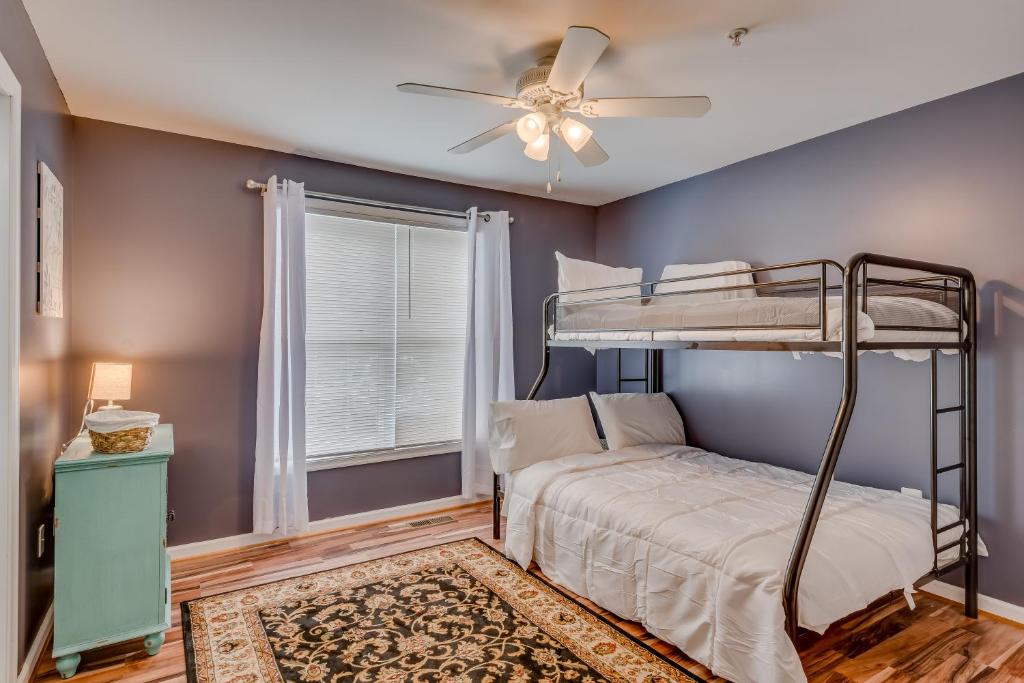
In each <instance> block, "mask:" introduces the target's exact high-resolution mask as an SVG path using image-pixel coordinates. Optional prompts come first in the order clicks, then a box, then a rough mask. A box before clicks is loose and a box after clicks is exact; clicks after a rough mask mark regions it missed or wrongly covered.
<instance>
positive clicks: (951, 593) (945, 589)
mask: <svg viewBox="0 0 1024 683" xmlns="http://www.w3.org/2000/svg"><path fill="white" fill-rule="evenodd" d="M921 590H923V591H924V592H925V593H931V594H933V595H937V596H939V597H940V598H946V599H947V600H952V601H954V602H959V603H961V604H962V603H963V601H964V589H963V588H960V587H959V586H954V585H952V584H948V583H945V582H944V581H931V582H929V583H926V584H925V585H923V586H921ZM978 609H979V610H981V611H982V612H988V613H989V614H994V615H995V616H997V617H1002V618H1003V619H1008V620H1010V621H1015V622H1017V623H1018V624H1024V607H1021V606H1020V605H1014V604H1013V603H1012V602H1006V601H1004V600H997V599H996V598H992V597H989V596H987V595H982V594H980V593H979V594H978Z"/></svg>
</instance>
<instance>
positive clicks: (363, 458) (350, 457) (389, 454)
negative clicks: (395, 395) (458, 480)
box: [306, 441, 462, 472]
mask: <svg viewBox="0 0 1024 683" xmlns="http://www.w3.org/2000/svg"><path fill="white" fill-rule="evenodd" d="M461 450H462V442H461V441H447V442H445V443H432V444H427V445H425V446H409V447H407V448H389V449H386V450H379V451H365V452H363V453H341V454H338V455H321V456H317V457H316V458H310V459H309V460H307V461H306V471H307V472H317V471H319V470H333V469H336V468H338V467H353V466H355V465H368V464H370V463H374V462H389V461H391V460H408V459H409V458H422V457H423V456H426V455H441V454H443V453H457V452H459V451H461Z"/></svg>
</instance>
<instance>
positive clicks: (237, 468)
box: [71, 119, 596, 544]
mask: <svg viewBox="0 0 1024 683" xmlns="http://www.w3.org/2000/svg"><path fill="white" fill-rule="evenodd" d="M75 158H76V164H77V166H76V169H75V173H76V177H77V178H78V179H79V182H80V184H79V185H78V186H77V187H76V202H75V215H74V220H75V223H76V226H77V227H78V229H77V230H76V232H75V234H74V238H73V246H72V249H73V251H74V254H75V270H74V273H73V279H72V288H71V289H72V296H73V305H74V307H75V316H74V320H73V326H72V348H73V355H74V364H73V368H74V389H75V391H74V396H75V399H76V401H77V400H78V399H80V398H81V397H82V396H83V395H84V393H85V390H86V384H87V381H88V374H89V367H90V363H92V362H93V361H96V360H103V359H119V360H128V361H131V362H133V363H134V364H135V376H134V386H133V398H132V401H131V402H130V404H129V405H130V407H132V408H140V409H147V410H154V411H157V412H159V413H160V414H161V416H162V420H163V421H164V422H169V423H173V424H174V426H175V455H174V458H173V459H172V461H171V465H170V506H171V507H172V508H174V509H175V511H176V512H177V521H175V522H174V523H173V524H172V525H171V526H170V529H169V534H170V542H171V543H174V544H177V543H187V542H191V541H199V540H204V539H210V538H217V537H221V536H230V535H233V534H239V533H245V532H248V531H250V530H251V528H252V475H253V466H252V458H253V448H254V443H255V434H256V431H255V409H256V365H257V351H258V340H259V325H260V310H261V296H262V251H261V249H262V240H261V227H260V226H261V201H260V197H259V193H257V192H253V191H250V190H246V189H244V188H243V185H242V184H243V182H244V181H245V179H246V178H258V179H266V178H267V177H268V176H269V175H271V174H272V173H276V174H278V175H279V176H283V177H287V178H292V179H294V180H297V181H303V182H305V183H306V187H308V188H310V189H315V190H320V191H325V192H336V193H340V194H346V195H351V196H357V197H368V198H372V199H379V200H385V201H394V202H400V203H404V204H416V205H422V206H431V207H438V208H445V209H457V210H464V209H466V208H467V207H469V206H479V207H480V208H481V209H509V210H510V211H511V212H512V215H513V216H514V217H515V223H514V224H513V226H512V230H511V233H512V234H511V241H512V245H511V246H512V277H513V283H514V287H513V289H514V291H513V301H512V307H513V315H514V317H515V324H516V336H515V344H516V358H515V362H516V386H517V391H518V393H519V394H520V395H521V396H524V395H525V394H526V392H527V391H528V389H529V387H530V384H531V382H532V381H533V378H534V375H535V374H536V372H537V368H538V367H539V362H540V353H539V340H540V305H541V301H542V299H543V297H544V296H545V295H547V294H548V293H549V292H550V291H551V290H553V289H554V288H555V287H556V268H555V261H554V257H553V251H554V250H555V249H559V250H561V251H563V252H565V253H566V254H569V255H571V256H576V257H581V258H593V255H594V220H595V215H596V210H595V209H594V208H593V207H586V206H580V205H575V204H566V203H562V202H555V201H550V200H545V199H537V198H533V197H526V196H523V195H515V194H509V193H504V192H497V191H492V190H484V189H480V188H475V187H468V186H464V185H455V184H450V183H444V182H439V181H433V180H424V179H422V178H415V177H412V176H405V175H398V174H393V173H385V172H381V171H372V170H368V169H365V168H359V167H355V166H348V165H345V164H338V163H331V162H327V161H318V160H314V159H309V158H305V157H299V156H292V155H288V154H281V153H277V152H269V151H266V150H261V149H256V148H252V147H243V146H239V145H232V144H227V143H223V142H214V141H210V140H203V139H199V138H192V137H186V136H181V135H174V134H170V133H161V132H157V131H152V130H146V129H142V128H133V127H129V126H122V125H117V124H112V123H104V122H100V121H93V120H89V119H75ZM594 376H595V372H594V362H593V360H592V359H591V358H590V357H587V356H581V357H577V358H576V359H574V360H573V362H571V363H566V364H562V365H560V366H559V367H558V368H557V369H556V371H555V373H554V374H553V376H552V377H551V378H550V379H549V380H548V383H547V385H546V387H545V389H546V390H547V391H548V392H550V394H551V395H570V394H580V393H583V392H585V391H587V390H588V389H591V388H593V385H594ZM76 405H77V403H76ZM459 491H460V484H459V462H458V455H457V454H450V455H442V456H434V457H427V458H417V459H413V460H406V461H401V462H390V463H380V464H372V465H364V466H359V467H349V468H343V469H336V470H329V471H323V472H314V473H310V475H309V496H310V515H311V517H312V518H313V519H318V518H324V517H330V516H334V515H342V514H347V513H352V512H359V511H363V510H368V509H373V508H380V507H387V506H392V505H400V504H403V503H410V502H415V501H420V500H428V499H432V498H439V497H444V496H451V495H457V494H458V493H459Z"/></svg>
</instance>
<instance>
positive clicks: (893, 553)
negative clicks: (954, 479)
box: [505, 444, 985, 683]
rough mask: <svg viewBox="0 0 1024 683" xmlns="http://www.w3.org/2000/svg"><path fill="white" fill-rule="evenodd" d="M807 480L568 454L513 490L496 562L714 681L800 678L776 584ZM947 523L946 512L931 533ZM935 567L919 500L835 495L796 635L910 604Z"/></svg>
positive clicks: (702, 460)
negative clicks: (568, 595) (658, 643)
mask: <svg viewBox="0 0 1024 683" xmlns="http://www.w3.org/2000/svg"><path fill="white" fill-rule="evenodd" d="M813 479H814V478H813V477H812V476H810V475H807V474H804V473H800V472H794V471H791V470H786V469H782V468H778V467H772V466H769V465H763V464H757V463H750V462H746V461H742V460H734V459H732V458H727V457H724V456H721V455H718V454H716V453H710V452H707V451H703V450H700V449H698V448H692V447H687V446H675V445H671V446H670V445H664V444H662V445H648V446H636V447H632V448H626V449H622V450H619V451H608V452H605V453H598V454H585V455H572V456H567V457H563V458H560V459H558V460H552V461H547V462H543V463H538V464H536V465H533V466H531V467H528V468H526V469H524V470H521V471H519V472H516V473H514V475H512V476H511V477H510V481H509V486H508V493H507V497H506V506H507V513H508V531H507V536H506V541H505V553H506V555H507V556H508V557H510V558H511V559H513V560H515V561H516V562H518V563H519V564H520V565H521V566H523V567H524V568H525V567H527V566H528V565H529V564H530V561H531V559H533V560H536V561H537V563H538V564H539V565H540V568H541V570H542V571H543V572H544V573H545V574H546V575H547V576H549V577H551V578H552V579H553V580H554V581H556V582H558V583H559V584H562V585H564V586H566V587H567V588H569V589H570V590H572V591H575V592H576V593H578V594H580V595H583V596H585V597H587V598H590V599H591V600H593V601H594V602H596V603H597V604H599V605H601V606H602V607H604V608H606V609H608V610H611V611H612V612H614V613H616V614H618V615H619V616H621V617H624V618H626V619H631V620H635V621H639V622H641V623H642V624H643V625H644V627H645V628H646V629H647V630H648V631H649V632H651V633H652V634H654V635H655V636H657V637H659V638H661V639H663V640H666V641H668V642H670V643H673V644H675V645H677V646H679V647H680V648H681V649H683V650H684V651H685V652H686V653H687V654H688V655H689V656H691V657H693V658H694V659H696V660H697V661H699V662H701V663H702V664H704V665H705V666H708V667H709V668H710V669H711V670H712V671H714V672H715V673H716V674H718V675H720V676H723V677H725V678H729V679H731V680H735V681H738V682H740V683H742V682H745V681H758V682H763V681H803V680H805V676H804V673H803V669H802V667H801V665H800V659H799V657H798V655H797V652H796V649H795V648H794V646H793V644H792V642H791V641H790V639H789V638H788V637H787V635H786V632H785V613H784V611H783V606H782V581H783V575H784V572H785V567H786V562H787V560H788V558H789V554H790V550H791V549H792V546H793V539H794V537H795V534H796V528H797V526H798V524H799V520H800V516H801V514H802V512H803V509H804V505H805V503H806V501H807V497H808V494H809V491H810V486H811V484H812V482H813ZM956 518H957V511H956V509H955V508H953V507H952V506H947V505H943V506H940V508H939V523H940V525H942V524H945V523H949V522H952V521H953V520H955V519H956ZM957 533H958V530H955V529H954V530H951V531H949V532H947V535H945V536H943V537H941V538H940V543H943V542H946V541H947V540H953V538H955V537H956V536H955V534H957ZM979 545H980V544H979ZM980 551H981V552H982V554H985V552H984V548H983V546H982V547H981V548H980ZM950 552H951V553H954V554H955V552H956V550H955V549H953V550H952V551H950ZM949 559H952V558H947V557H944V558H943V561H948V560H949ZM932 560H933V550H932V543H931V525H930V506H929V503H928V501H926V500H922V499H919V498H913V497H910V496H907V495H903V494H900V493H896V492H893V491H885V490H880V489H873V488H867V487H861V486H854V485H852V484H845V483H841V482H835V483H833V485H832V487H831V489H830V491H829V495H828V499H827V501H826V503H825V508H824V511H823V513H822V516H821V520H820V522H819V524H818V527H817V531H816V533H815V536H814V539H813V542H812V545H811V552H810V555H809V557H808V560H807V564H806V569H805V571H804V573H803V577H802V580H801V584H800V614H799V621H800V624H801V625H802V626H804V627H806V628H809V629H812V630H814V631H817V632H823V631H824V630H825V629H826V628H827V627H828V625H829V624H830V623H832V622H833V621H836V620H838V619H840V618H842V617H844V616H846V615H848V614H850V613H852V612H854V611H856V610H859V609H862V608H863V607H865V606H867V605H868V604H869V603H870V602H872V601H874V600H876V599H877V598H879V597H881V596H883V595H885V594H886V593H888V592H889V591H892V590H897V589H903V590H905V591H908V592H909V591H911V590H912V585H913V582H914V581H916V580H917V579H919V578H921V577H922V576H924V575H925V574H926V573H927V572H928V571H929V570H930V569H931V566H932Z"/></svg>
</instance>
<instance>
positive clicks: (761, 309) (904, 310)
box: [555, 295, 957, 360]
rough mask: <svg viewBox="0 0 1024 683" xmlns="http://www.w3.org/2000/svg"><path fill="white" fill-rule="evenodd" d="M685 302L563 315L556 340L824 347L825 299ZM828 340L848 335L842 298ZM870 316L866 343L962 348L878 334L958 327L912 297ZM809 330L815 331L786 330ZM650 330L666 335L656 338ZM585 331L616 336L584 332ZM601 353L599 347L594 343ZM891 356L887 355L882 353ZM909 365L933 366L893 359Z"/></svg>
mask: <svg viewBox="0 0 1024 683" xmlns="http://www.w3.org/2000/svg"><path fill="white" fill-rule="evenodd" d="M685 299H686V297H685V296H669V297H655V298H653V299H651V300H650V302H649V303H648V304H647V305H645V306H637V305H636V304H635V303H629V304H626V303H623V302H608V303H596V304H578V305H575V306H572V305H568V306H563V307H561V308H560V311H561V314H560V315H559V318H558V325H557V330H558V332H557V334H555V339H558V340H563V341H595V342H596V341H621V340H633V341H646V340H651V339H654V340H658V341H819V340H820V339H821V331H820V329H819V328H818V327H817V323H818V300H817V299H816V298H808V297H768V296H765V297H756V298H750V299H733V300H730V301H716V302H704V303H688V302H687V301H686V300H685ZM825 303H826V315H825V322H826V325H825V331H826V336H827V338H828V340H830V341H838V340H839V339H840V338H841V333H842V316H843V311H842V304H843V302H842V297H836V296H830V297H826V302H825ZM868 311H869V313H870V315H869V314H868V313H864V312H863V311H858V313H857V338H858V339H859V340H861V341H868V340H871V341H877V342H898V341H903V342H918V341H953V342H955V341H957V334H956V333H955V332H937V331H927V330H924V331H902V330H876V329H875V325H876V324H879V325H917V326H928V327H947V328H955V327H956V325H957V315H956V313H955V312H954V311H952V310H950V309H949V308H947V307H945V306H943V305H942V304H940V303H938V302H935V301H929V300H925V299H918V298H914V297H906V296H881V295H879V296H872V297H869V298H868ZM766 325H773V326H781V327H780V328H777V329H740V330H737V329H725V330H696V329H681V328H697V327H716V326H717V327H722V326H728V327H741V326H747V327H751V326H766ZM787 325H794V326H797V325H802V326H815V327H803V328H799V327H786V326H787ZM651 329H655V330H658V329H660V330H662V331H654V332H652V331H650V330H651ZM579 330H617V331H615V332H581V331H579ZM594 346H595V347H598V348H599V347H600V344H594ZM882 353H885V352H882ZM893 353H894V354H895V355H896V356H897V357H899V358H903V359H905V360H927V358H928V354H929V351H928V350H926V349H915V350H909V349H904V350H899V351H895V352H893Z"/></svg>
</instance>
